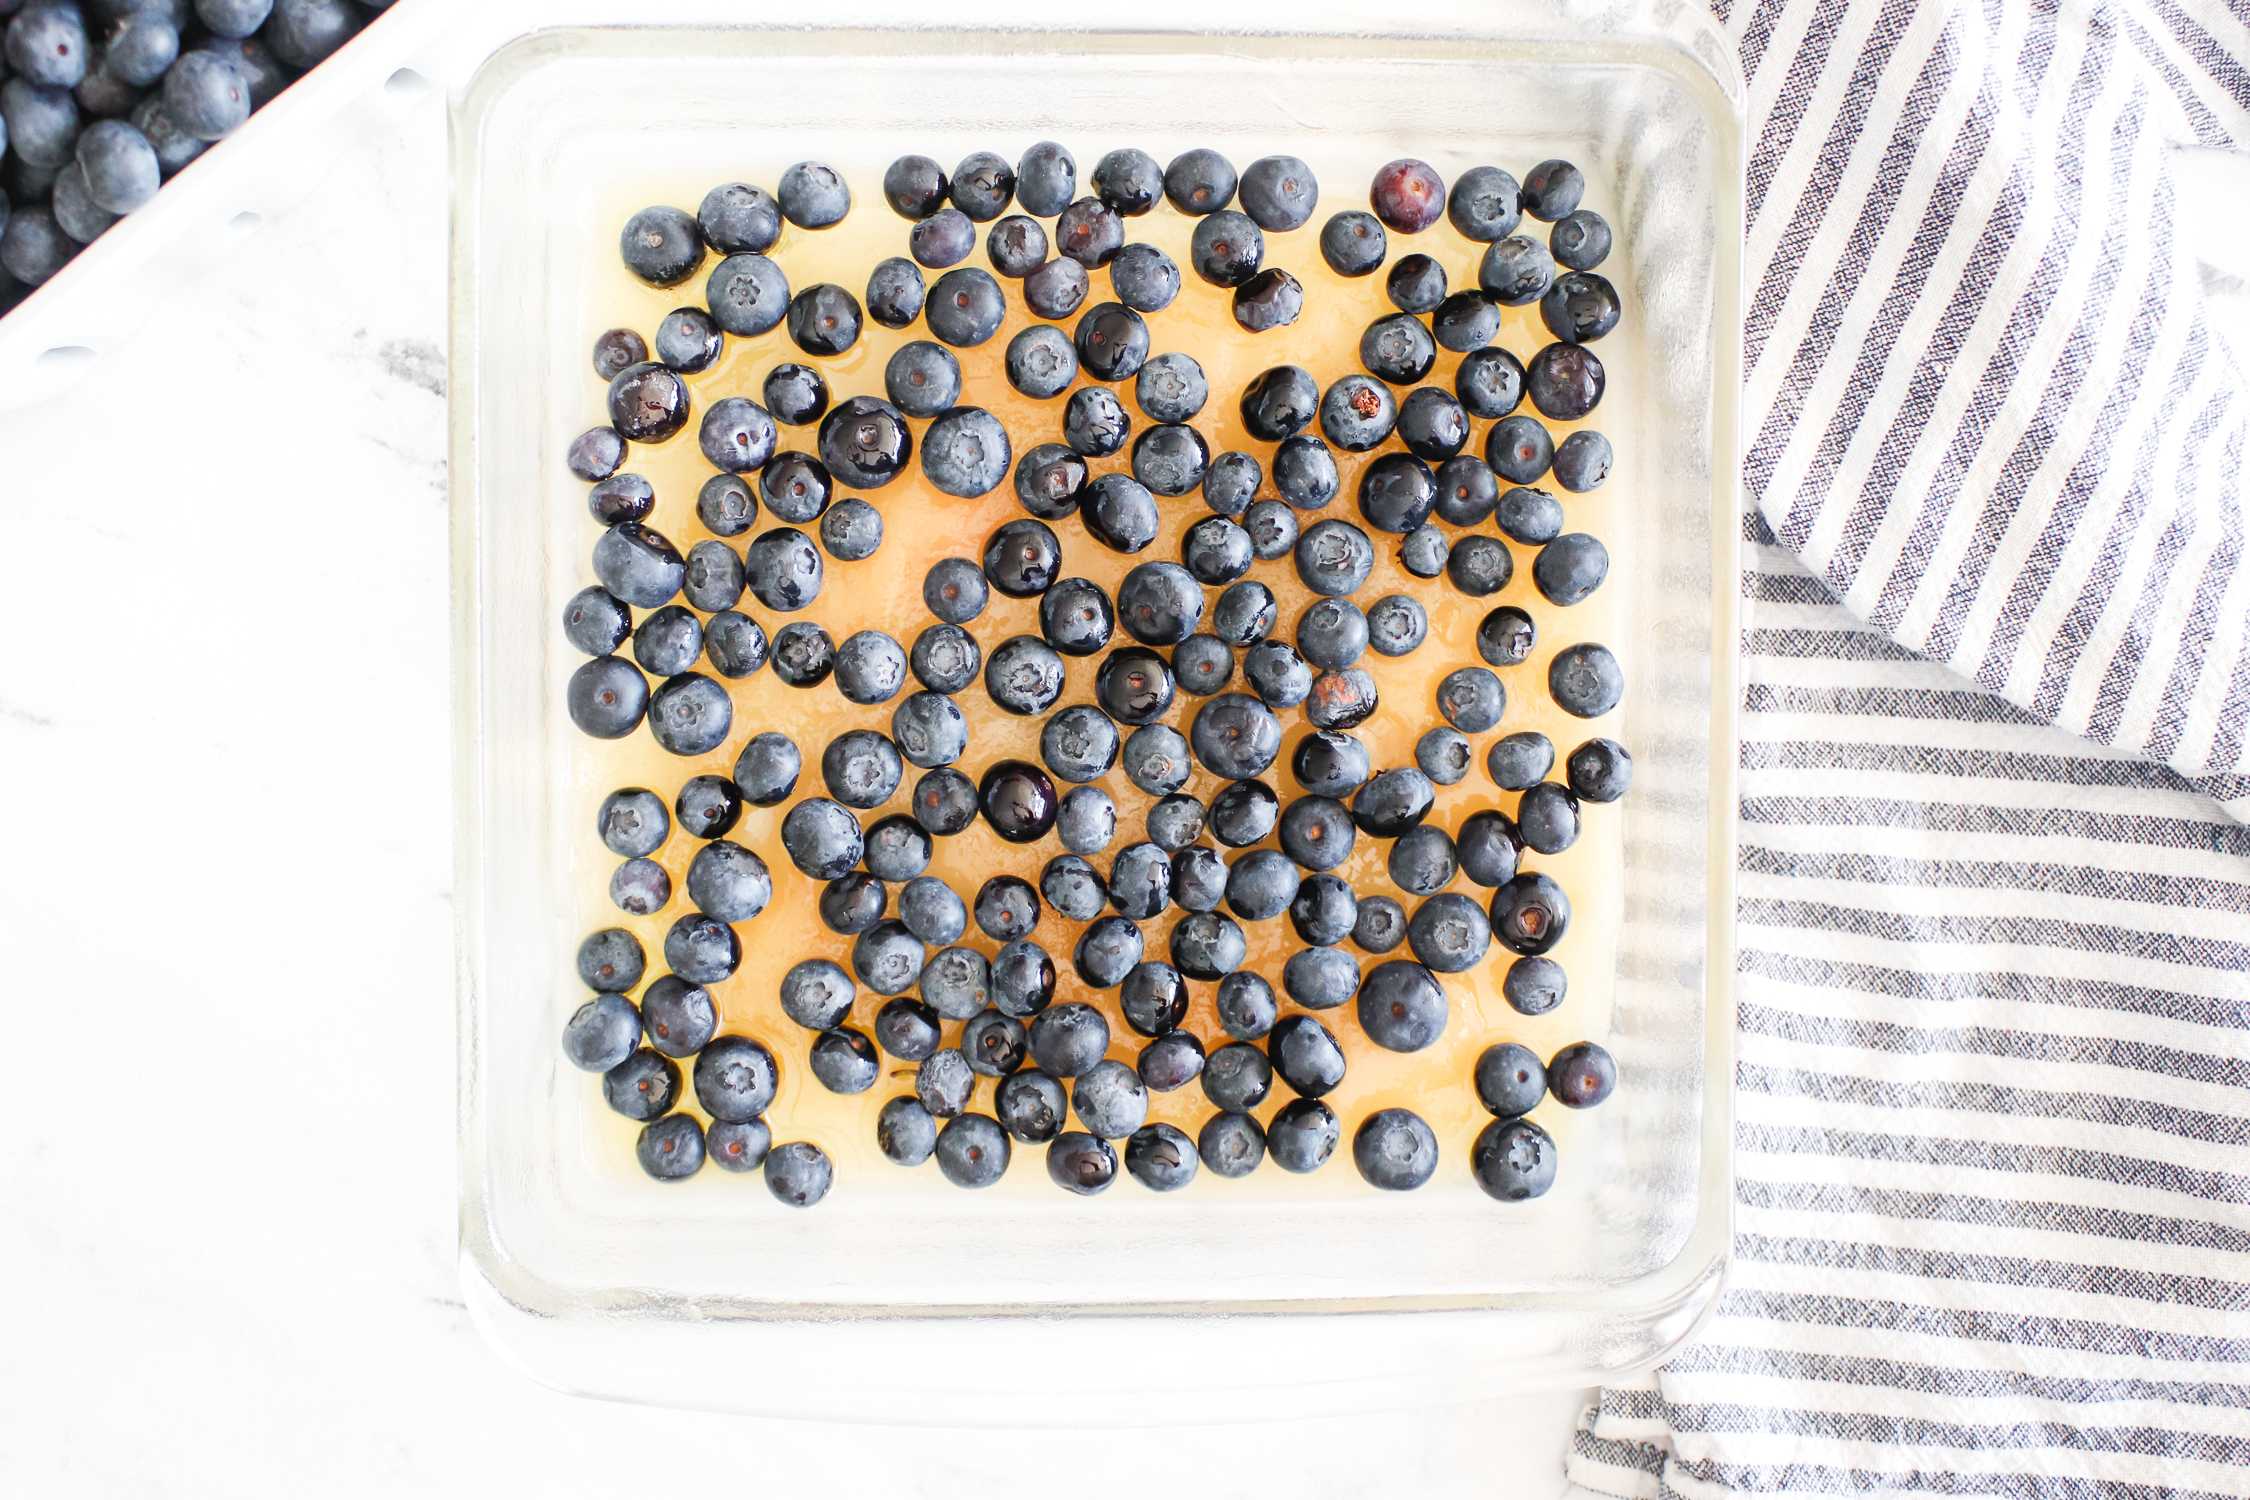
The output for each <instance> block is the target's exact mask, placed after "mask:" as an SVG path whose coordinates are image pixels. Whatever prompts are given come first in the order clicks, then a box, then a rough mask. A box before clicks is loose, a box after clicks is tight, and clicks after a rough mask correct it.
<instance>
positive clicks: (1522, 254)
mask: <svg viewBox="0 0 2250 1500" xmlns="http://www.w3.org/2000/svg"><path fill="white" fill-rule="evenodd" d="M1554 281H1555V260H1554V257H1553V256H1551V255H1549V254H1548V253H1547V247H1546V246H1545V245H1542V244H1540V243H1539V242H1538V241H1537V240H1533V239H1527V238H1525V237H1524V236H1523V235H1520V234H1517V235H1510V236H1509V237H1508V238H1506V239H1504V240H1499V241H1496V242H1494V243H1493V244H1492V246H1491V247H1490V248H1488V249H1487V250H1486V251H1485V252H1484V259H1483V260H1482V261H1481V262H1480V263H1479V264H1478V266H1477V285H1478V286H1479V287H1480V288H1481V289H1482V290H1483V291H1484V294H1485V295H1486V296H1488V297H1490V298H1491V299H1492V300H1493V301H1495V302H1497V303H1499V304H1500V305H1501V306H1502V307H1529V306H1530V305H1531V304H1532V303H1534V302H1537V301H1538V300H1539V299H1540V298H1542V297H1544V296H1546V295H1547V288H1549V287H1550V286H1552V285H1554Z"/></svg>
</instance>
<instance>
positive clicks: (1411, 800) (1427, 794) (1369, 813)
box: [1352, 766, 1437, 839]
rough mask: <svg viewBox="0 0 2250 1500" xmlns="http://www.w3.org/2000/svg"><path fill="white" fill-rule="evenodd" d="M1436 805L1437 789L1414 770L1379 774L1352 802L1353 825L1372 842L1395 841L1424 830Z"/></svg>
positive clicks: (1401, 768)
mask: <svg viewBox="0 0 2250 1500" xmlns="http://www.w3.org/2000/svg"><path fill="white" fill-rule="evenodd" d="M1436 804H1437V788H1436V787H1434V786H1433V785H1431V783H1430V778H1429V777H1428V776H1425V775H1424V774H1423V773H1422V772H1421V771H1420V770H1419V769H1418V768H1416V767H1414V766H1393V767H1392V768H1390V769H1389V770H1387V771H1380V772H1377V773H1376V774H1375V775H1374V776H1373V777H1371V778H1370V779H1369V780H1368V781H1367V783H1366V784H1365V785H1364V786H1362V787H1360V789H1359V791H1358V792H1357V793H1356V794H1355V795H1354V796H1353V798H1352V823H1353V826H1355V827H1356V828H1358V829H1359V831H1360V832H1362V833H1364V834H1366V835H1367V836H1368V837H1369V838H1377V839H1395V838H1397V837H1398V836H1399V835H1400V834H1402V833H1404V832H1406V831H1407V830H1408V829H1410V828H1417V827H1420V826H1421V823H1422V820H1423V819H1425V818H1427V817H1428V816H1429V815H1430V809H1431V808H1432V807H1434V806H1435V805H1436Z"/></svg>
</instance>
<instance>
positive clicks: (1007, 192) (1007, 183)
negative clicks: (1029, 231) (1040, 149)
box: [953, 151, 1016, 224]
mask: <svg viewBox="0 0 2250 1500" xmlns="http://www.w3.org/2000/svg"><path fill="white" fill-rule="evenodd" d="M1015 196H1016V170H1015V168H1013V167H1011V166H1009V165H1008V163H1007V161H1006V159H1005V158H1003V157H999V156H995V155H994V154H993V153H992V152H990V151H972V152H970V153H969V154H968V155H967V156H965V157H963V158H962V159H961V165H959V166H958V167H955V168H954V169H953V206H954V207H955V208H957V209H959V210H960V211H961V212H962V213H964V214H966V215H968V216H969V217H970V218H972V219H974V220H976V222H977V223H979V224H989V223H991V222H992V221H993V220H994V219H997V218H999V217H1000V216H1001V215H1002V214H1004V213H1006V212H1007V211H1008V205H1009V204H1010V203H1011V202H1013V201H1014V200H1015Z"/></svg>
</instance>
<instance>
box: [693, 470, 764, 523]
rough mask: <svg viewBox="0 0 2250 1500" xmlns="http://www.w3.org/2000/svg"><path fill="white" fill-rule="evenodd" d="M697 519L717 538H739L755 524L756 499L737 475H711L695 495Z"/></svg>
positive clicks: (746, 484) (756, 518)
mask: <svg viewBox="0 0 2250 1500" xmlns="http://www.w3.org/2000/svg"><path fill="white" fill-rule="evenodd" d="M695 514H696V518H697V519H698V520H700V521H701V522H702V523H703V527H704V529H705V530H706V531H709V532H712V533H714V534H716V535H718V536H740V535H742V533H744V532H745V531H748V530H749V529H750V528H751V527H752V526H754V525H756V524H757V521H758V497H757V495H756V493H755V492H753V491H752V489H751V487H750V485H749V483H748V481H746V480H744V479H743V477H742V476H741V475H739V474H714V475H712V476H711V477H710V478H709V479H706V480H704V481H703V488H702V489H701V490H699V491H697V492H696V497H695Z"/></svg>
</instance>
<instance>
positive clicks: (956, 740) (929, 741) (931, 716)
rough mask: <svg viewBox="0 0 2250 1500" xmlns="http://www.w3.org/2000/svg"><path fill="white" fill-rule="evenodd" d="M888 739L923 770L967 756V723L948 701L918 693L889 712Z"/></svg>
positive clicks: (940, 695) (942, 696)
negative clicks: (889, 733) (889, 726)
mask: <svg viewBox="0 0 2250 1500" xmlns="http://www.w3.org/2000/svg"><path fill="white" fill-rule="evenodd" d="M948 628H950V627H948ZM926 633H927V632H925V634H926ZM845 644H846V645H849V644H850V642H848V641H847V642H846V643H845ZM839 675H841V674H839ZM891 738H892V740H893V741H894V742H895V743H896V744H897V746H898V749H899V753H900V754H901V755H903V756H905V757H906V759H907V760H908V761H910V762H911V763H912V764H914V765H915V766H918V767H920V768H921V769H923V770H925V771H927V770H933V769H935V768H936V767H938V766H949V765H951V764H953V763H954V762H955V761H957V760H959V759H960V758H961V757H962V756H963V755H965V754H967V753H968V749H969V723H968V720H967V718H966V717H964V716H963V714H962V712H961V710H960V708H959V707H958V706H957V705H956V704H955V703H954V702H953V700H952V699H951V698H948V697H946V696H944V695H943V694H940V693H932V692H921V693H916V694H914V695H912V696H911V697H909V698H908V699H907V700H906V701H905V702H904V703H901V704H900V705H899V706H898V707H897V708H896V709H894V710H893V711H892V713H891Z"/></svg>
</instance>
